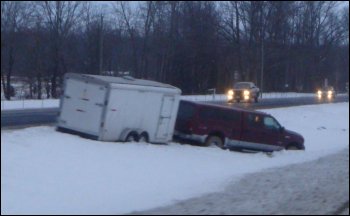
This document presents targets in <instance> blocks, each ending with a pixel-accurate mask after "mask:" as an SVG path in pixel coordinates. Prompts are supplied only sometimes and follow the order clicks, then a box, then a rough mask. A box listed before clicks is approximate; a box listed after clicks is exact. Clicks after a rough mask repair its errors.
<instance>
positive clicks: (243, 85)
mask: <svg viewBox="0 0 350 216" xmlns="http://www.w3.org/2000/svg"><path fill="white" fill-rule="evenodd" d="M259 95H260V89H259V88H258V87H257V86H256V85H255V84H254V83H252V82H237V83H236V84H235V85H234V86H233V89H230V90H229V91H228V92H227V100H228V102H233V101H237V102H238V103H239V102H240V101H251V100H254V101H255V103H257V102H258V98H259Z"/></svg>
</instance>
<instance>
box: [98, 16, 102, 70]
mask: <svg viewBox="0 0 350 216" xmlns="http://www.w3.org/2000/svg"><path fill="white" fill-rule="evenodd" d="M99 42H100V44H99V48H100V49H99V57H100V58H99V73H100V75H101V74H102V69H103V15H102V14H101V23H100V41H99Z"/></svg>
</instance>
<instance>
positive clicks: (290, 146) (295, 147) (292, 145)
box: [286, 144, 300, 150]
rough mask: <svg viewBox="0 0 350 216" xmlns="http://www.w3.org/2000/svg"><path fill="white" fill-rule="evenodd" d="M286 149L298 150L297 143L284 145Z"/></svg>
mask: <svg viewBox="0 0 350 216" xmlns="http://www.w3.org/2000/svg"><path fill="white" fill-rule="evenodd" d="M286 150H300V148H299V147H298V145H297V144H290V145H288V146H287V147H286Z"/></svg>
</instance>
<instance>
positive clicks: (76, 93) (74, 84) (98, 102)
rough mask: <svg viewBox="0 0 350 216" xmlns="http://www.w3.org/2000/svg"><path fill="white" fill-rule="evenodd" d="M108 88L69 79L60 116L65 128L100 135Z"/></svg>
mask: <svg viewBox="0 0 350 216" xmlns="http://www.w3.org/2000/svg"><path fill="white" fill-rule="evenodd" d="M106 92H107V91H106V87H105V86H103V85H97V84H94V83H88V82H84V81H80V80H75V79H68V80H67V83H66V89H65V93H64V94H65V95H64V96H63V105H62V110H61V114H60V124H61V125H62V126H63V127H67V128H70V129H75V130H78V131H81V132H84V133H88V134H93V135H98V134H99V129H100V127H101V117H102V111H103V108H104V103H105V102H104V101H105V95H106Z"/></svg>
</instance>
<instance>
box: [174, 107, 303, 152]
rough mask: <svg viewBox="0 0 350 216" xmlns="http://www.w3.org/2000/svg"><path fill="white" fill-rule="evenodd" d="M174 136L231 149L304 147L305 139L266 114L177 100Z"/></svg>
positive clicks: (269, 149)
mask: <svg viewBox="0 0 350 216" xmlns="http://www.w3.org/2000/svg"><path fill="white" fill-rule="evenodd" d="M174 138H175V139H181V140H191V141H196V142H199V143H201V144H204V145H205V146H209V145H217V146H219V147H221V148H228V149H232V150H242V149H246V150H253V151H266V152H271V151H276V150H282V149H288V150H304V149H305V147H304V138H303V137H302V136H301V135H300V134H298V133H295V132H293V131H289V130H287V129H285V128H284V127H282V126H281V125H280V124H279V123H278V121H277V120H276V119H275V118H274V117H272V116H271V115H269V114H266V113H263V112H258V111H250V110H244V109H239V108H232V107H225V106H220V105H213V104H204V103H196V102H190V101H180V106H179V111H178V115H177V119H176V124H175V133H174Z"/></svg>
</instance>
